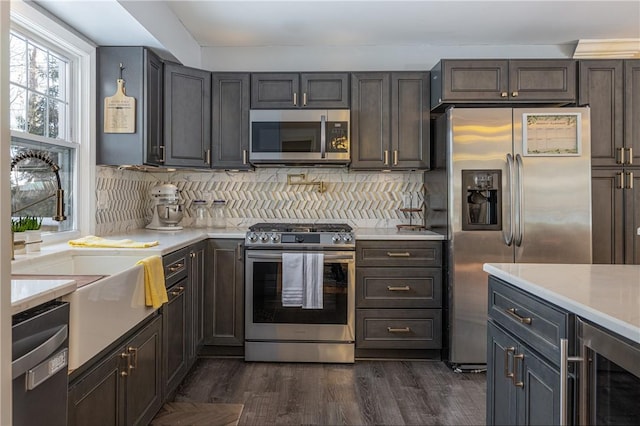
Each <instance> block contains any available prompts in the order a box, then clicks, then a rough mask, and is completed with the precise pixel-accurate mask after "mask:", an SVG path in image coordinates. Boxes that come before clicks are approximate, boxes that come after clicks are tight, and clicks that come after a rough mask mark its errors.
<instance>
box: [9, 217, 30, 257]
mask: <svg viewBox="0 0 640 426" xmlns="http://www.w3.org/2000/svg"><path fill="white" fill-rule="evenodd" d="M11 231H12V232H13V246H14V253H15V254H24V253H26V251H27V249H26V244H25V243H26V241H27V233H26V232H25V231H26V227H25V223H24V218H23V217H20V218H17V219H11Z"/></svg>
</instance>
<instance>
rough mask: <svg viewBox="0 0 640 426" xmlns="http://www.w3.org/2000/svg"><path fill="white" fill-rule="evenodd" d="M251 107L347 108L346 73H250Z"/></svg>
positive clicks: (347, 78)
mask: <svg viewBox="0 0 640 426" xmlns="http://www.w3.org/2000/svg"><path fill="white" fill-rule="evenodd" d="M251 108H253V109H283V108H325V109H340V108H349V74H348V73H324V72H318V73H254V74H251Z"/></svg>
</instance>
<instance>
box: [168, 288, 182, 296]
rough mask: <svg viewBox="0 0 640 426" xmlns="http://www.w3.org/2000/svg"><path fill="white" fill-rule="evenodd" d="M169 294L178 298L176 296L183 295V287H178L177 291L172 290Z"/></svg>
mask: <svg viewBox="0 0 640 426" xmlns="http://www.w3.org/2000/svg"><path fill="white" fill-rule="evenodd" d="M170 293H171V295H172V296H174V297H178V296H180V295H181V294H182V293H184V287H183V286H180V287H178V289H177V290H172V291H171V292H170Z"/></svg>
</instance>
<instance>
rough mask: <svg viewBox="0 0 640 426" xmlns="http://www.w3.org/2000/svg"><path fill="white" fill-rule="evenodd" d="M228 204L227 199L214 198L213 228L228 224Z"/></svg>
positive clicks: (212, 207) (212, 211) (212, 210)
mask: <svg viewBox="0 0 640 426" xmlns="http://www.w3.org/2000/svg"><path fill="white" fill-rule="evenodd" d="M226 205H227V202H226V201H225V200H213V203H211V224H210V226H211V227H212V228H225V227H226V226H227V221H226V214H225V210H226Z"/></svg>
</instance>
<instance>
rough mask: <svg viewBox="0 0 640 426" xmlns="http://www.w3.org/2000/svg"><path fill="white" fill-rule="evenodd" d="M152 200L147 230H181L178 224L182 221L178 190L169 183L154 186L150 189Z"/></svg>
mask: <svg viewBox="0 0 640 426" xmlns="http://www.w3.org/2000/svg"><path fill="white" fill-rule="evenodd" d="M150 193H151V198H152V199H153V202H154V203H153V218H152V219H151V223H150V224H148V225H147V229H155V230H158V231H177V230H180V229H182V226H178V223H179V222H180V221H181V220H182V214H183V213H182V204H180V196H179V194H180V190H179V189H178V187H177V186H175V185H172V184H170V183H165V184H162V185H156V186H154V187H153V188H151V192H150Z"/></svg>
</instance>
